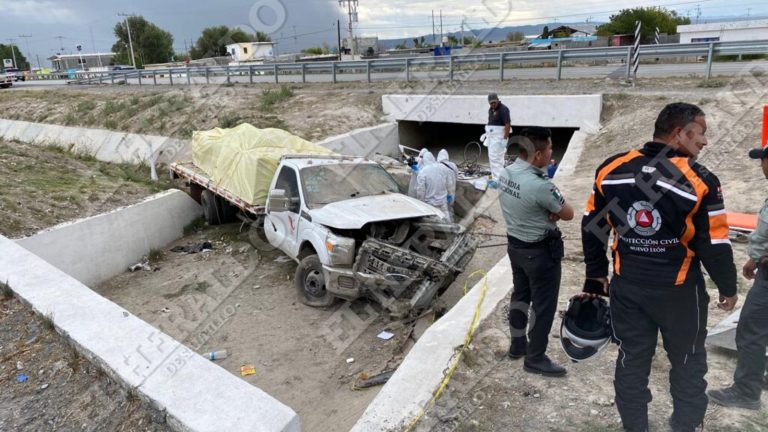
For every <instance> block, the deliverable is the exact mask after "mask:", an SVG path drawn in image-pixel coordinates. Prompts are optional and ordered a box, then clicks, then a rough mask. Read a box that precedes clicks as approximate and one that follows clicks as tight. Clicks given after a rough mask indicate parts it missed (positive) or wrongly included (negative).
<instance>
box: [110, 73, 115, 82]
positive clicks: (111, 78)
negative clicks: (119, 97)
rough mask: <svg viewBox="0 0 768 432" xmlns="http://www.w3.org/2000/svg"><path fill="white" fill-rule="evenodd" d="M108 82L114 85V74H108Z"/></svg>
mask: <svg viewBox="0 0 768 432" xmlns="http://www.w3.org/2000/svg"><path fill="white" fill-rule="evenodd" d="M109 81H110V82H111V83H112V84H114V83H115V74H114V73H110V74H109Z"/></svg>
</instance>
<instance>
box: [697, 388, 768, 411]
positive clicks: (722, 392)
mask: <svg viewBox="0 0 768 432" xmlns="http://www.w3.org/2000/svg"><path fill="white" fill-rule="evenodd" d="M707 396H709V400H711V401H712V402H714V403H716V404H718V405H722V406H724V407H733V408H744V409H749V410H759V409H760V398H757V399H750V398H748V397H746V396H744V394H742V393H741V392H740V391H739V389H737V388H736V386H730V387H725V388H722V389H717V390H710V391H708V392H707Z"/></svg>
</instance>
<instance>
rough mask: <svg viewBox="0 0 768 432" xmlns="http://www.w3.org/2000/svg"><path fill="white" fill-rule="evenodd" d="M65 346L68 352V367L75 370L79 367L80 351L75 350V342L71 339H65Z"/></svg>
mask: <svg viewBox="0 0 768 432" xmlns="http://www.w3.org/2000/svg"><path fill="white" fill-rule="evenodd" d="M67 348H68V354H69V356H68V357H69V358H68V359H67V364H68V365H69V367H70V368H71V369H72V370H73V371H75V372H77V371H78V370H79V369H80V363H82V357H81V356H80V351H78V350H77V347H76V346H75V342H74V341H73V340H72V339H69V340H68V341H67Z"/></svg>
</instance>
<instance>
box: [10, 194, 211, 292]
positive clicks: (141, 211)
mask: <svg viewBox="0 0 768 432" xmlns="http://www.w3.org/2000/svg"><path fill="white" fill-rule="evenodd" d="M201 215H202V209H201V208H200V205H199V204H197V203H196V202H195V200H193V199H192V198H190V196H189V195H187V194H186V193H184V192H182V191H180V190H176V189H172V190H168V191H165V192H161V193H159V194H156V195H153V196H151V197H149V198H147V199H145V200H144V201H142V202H140V203H138V204H134V205H131V206H128V207H123V208H120V209H117V210H114V211H111V212H108V213H103V214H100V215H97V216H92V217H89V218H85V219H80V220H76V221H73V222H67V223H64V224H61V225H57V226H55V227H53V228H49V229H47V230H44V231H41V232H39V233H37V234H35V235H32V236H30V237H25V238H22V239H18V240H16V242H17V243H18V244H19V245H21V246H22V247H24V248H25V249H27V250H28V251H30V252H32V253H34V254H36V255H37V256H39V257H40V258H42V259H44V260H46V261H47V262H48V263H50V264H51V265H53V266H54V267H56V268H58V269H59V270H61V271H63V272H65V273H67V274H68V275H70V276H72V277H73V278H75V279H77V280H78V281H80V282H81V283H83V284H85V285H89V286H91V285H95V284H98V283H101V282H104V281H105V280H107V279H110V278H112V277H113V276H116V275H118V274H120V273H123V272H125V271H126V270H127V269H128V267H129V266H130V265H132V264H135V263H137V262H138V261H139V260H141V258H142V257H143V256H145V255H147V254H148V253H149V252H150V250H152V249H159V248H162V247H164V246H165V245H167V244H168V243H171V242H172V241H174V240H177V239H179V238H181V237H182V236H183V234H184V227H185V226H186V225H188V224H190V223H191V222H193V221H194V220H195V219H197V218H199V217H200V216H201Z"/></svg>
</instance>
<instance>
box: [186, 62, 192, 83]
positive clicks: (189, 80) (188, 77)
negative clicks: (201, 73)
mask: <svg viewBox="0 0 768 432" xmlns="http://www.w3.org/2000/svg"><path fill="white" fill-rule="evenodd" d="M191 73H192V72H190V70H189V66H187V85H189V86H191V85H192V77H190V75H191Z"/></svg>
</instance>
